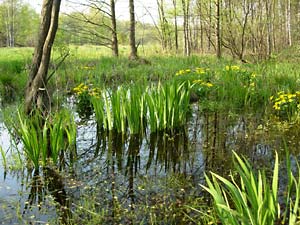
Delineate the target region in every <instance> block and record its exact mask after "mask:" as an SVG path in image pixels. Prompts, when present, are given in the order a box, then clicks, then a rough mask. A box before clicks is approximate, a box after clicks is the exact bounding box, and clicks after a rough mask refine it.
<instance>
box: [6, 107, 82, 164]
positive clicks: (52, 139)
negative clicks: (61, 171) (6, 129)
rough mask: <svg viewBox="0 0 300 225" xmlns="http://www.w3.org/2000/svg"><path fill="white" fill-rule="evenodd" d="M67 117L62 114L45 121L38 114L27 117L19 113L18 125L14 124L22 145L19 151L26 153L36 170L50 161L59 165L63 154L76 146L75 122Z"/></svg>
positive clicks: (14, 129)
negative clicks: (59, 159)
mask: <svg viewBox="0 0 300 225" xmlns="http://www.w3.org/2000/svg"><path fill="white" fill-rule="evenodd" d="M66 115H67V114H66V113H63V112H62V113H58V114H55V115H52V116H49V117H48V118H46V119H44V118H42V117H41V116H40V115H38V114H37V115H34V116H32V117H26V116H24V115H22V114H21V113H20V112H18V124H13V131H14V132H15V134H16V135H17V137H19V138H20V140H21V143H22V147H21V149H19V151H20V152H24V155H25V157H26V159H28V160H29V162H30V163H32V164H33V166H34V168H35V169H38V168H39V166H40V164H41V163H42V165H43V166H46V165H47V163H48V162H49V161H48V159H51V160H52V162H53V163H54V164H55V165H57V164H58V158H59V156H60V155H61V152H62V151H64V150H66V149H67V148H70V149H72V148H73V147H72V146H74V145H75V140H76V126H75V122H74V119H73V117H71V116H66ZM12 135H14V134H13V133H12Z"/></svg>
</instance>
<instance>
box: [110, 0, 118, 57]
mask: <svg viewBox="0 0 300 225" xmlns="http://www.w3.org/2000/svg"><path fill="white" fill-rule="evenodd" d="M110 10H111V25H112V51H113V55H114V56H115V57H118V56H119V45H118V33H117V20H116V5H115V0H110Z"/></svg>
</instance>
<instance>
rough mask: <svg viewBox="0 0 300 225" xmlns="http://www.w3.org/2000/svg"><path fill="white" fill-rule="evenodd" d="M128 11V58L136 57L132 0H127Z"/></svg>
mask: <svg viewBox="0 0 300 225" xmlns="http://www.w3.org/2000/svg"><path fill="white" fill-rule="evenodd" d="M129 13H130V49H131V52H130V56H129V58H130V59H137V58H138V55H137V47H136V44H135V15H134V0H129Z"/></svg>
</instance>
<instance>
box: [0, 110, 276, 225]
mask: <svg viewBox="0 0 300 225" xmlns="http://www.w3.org/2000/svg"><path fill="white" fill-rule="evenodd" d="M257 123H258V122H256V120H255V118H254V119H253V118H251V117H247V116H243V115H242V116H238V117H237V116H229V115H228V114H222V113H217V112H214V113H203V114H201V115H200V113H199V112H198V109H197V107H195V108H194V111H193V113H192V116H191V118H190V120H189V123H188V125H187V126H186V127H185V128H182V129H181V130H180V132H178V133H175V134H168V133H163V132H160V133H152V134H149V132H148V131H147V132H145V134H143V136H138V135H131V136H127V135H124V134H117V133H115V132H104V131H103V130H101V129H99V127H98V126H97V124H96V123H95V122H94V121H92V120H91V121H88V122H86V123H85V124H80V125H78V128H77V131H78V137H77V152H76V151H74V152H73V153H71V155H70V156H69V157H70V158H69V159H68V160H66V161H68V163H69V165H68V166H65V167H61V169H62V171H63V172H64V173H66V174H67V175H66V177H63V176H62V175H60V173H58V172H57V171H56V170H53V169H51V168H45V169H44V170H43V171H41V174H39V173H38V172H36V174H34V175H33V177H32V178H31V179H30V183H31V186H30V187H31V189H30V193H29V195H28V199H27V202H28V204H26V205H25V206H24V208H23V213H24V214H26V213H27V214H28V213H29V211H30V207H31V206H32V205H34V204H35V203H36V204H37V205H43V204H44V202H45V201H47V196H52V198H53V200H54V202H56V204H55V207H56V209H57V212H58V213H57V215H58V216H59V217H60V221H61V223H66V222H67V220H69V219H70V220H73V219H74V218H73V217H74V214H73V215H72V213H71V210H72V212H73V210H76V209H78V206H81V205H82V204H83V199H87V201H88V202H89V203H88V204H93V208H94V211H95V213H96V214H101V212H103V211H108V212H109V215H107V216H106V217H105V221H104V222H103V224H120V223H121V224H134V222H135V221H133V220H132V217H129V216H128V218H122V217H121V216H120V215H121V211H120V210H121V209H124V208H125V209H127V210H128V214H130V213H131V214H132V215H134V213H135V212H136V211H137V210H143V209H141V207H142V205H145V204H146V205H147V207H150V208H151V207H153V210H154V212H155V213H158V214H163V213H164V210H166V209H167V208H168V207H167V206H169V205H172V206H173V207H174V210H175V209H176V208H178V207H179V206H181V205H184V204H185V201H187V199H188V198H190V197H191V196H193V197H197V196H198V197H199V196H201V195H202V192H201V190H200V187H199V185H198V184H199V183H203V182H204V180H203V174H204V172H207V171H210V170H212V171H215V172H218V173H221V174H224V175H226V174H227V175H228V173H229V171H230V169H231V166H232V162H231V151H232V150H235V151H236V152H238V153H239V154H243V155H246V156H248V158H249V159H251V161H252V162H253V163H254V164H255V165H265V164H266V162H272V159H273V151H274V150H273V149H274V145H272V144H273V143H274V142H272V141H270V140H271V138H270V137H269V136H266V135H261V134H256V131H255V128H256V127H257V126H258V124H257ZM277 144H278V143H277ZM275 147H276V146H275ZM72 154H73V155H72ZM62 161H63V160H62ZM29 174H31V173H29ZM71 186H74V187H72V188H71ZM1 198H2V196H0V199H1ZM91 202H92V203H91ZM158 206H161V208H157V207H158ZM81 213H82V214H83V216H82V217H84V216H87V215H88V213H86V214H87V215H86V214H85V212H81ZM168 213H170V212H168ZM174 213H175V212H174ZM54 214H55V213H54ZM175 214H176V213H175ZM80 216H81V214H80ZM139 216H141V215H139ZM148 216H149V215H148ZM49 217H51V216H49ZM137 217H138V215H137V216H136V218H135V219H136V221H143V220H144V221H149V220H150V218H148V217H146V218H140V217H138V218H137ZM181 217H183V216H182V215H181V216H178V215H177V214H176V217H175V218H173V219H174V220H172V223H175V224H176V223H180V222H182V221H181ZM46 220H47V218H46ZM46 220H45V221H46ZM75 222H77V223H78V224H80V223H81V221H80V219H78V218H77V221H75ZM167 222H170V221H167Z"/></svg>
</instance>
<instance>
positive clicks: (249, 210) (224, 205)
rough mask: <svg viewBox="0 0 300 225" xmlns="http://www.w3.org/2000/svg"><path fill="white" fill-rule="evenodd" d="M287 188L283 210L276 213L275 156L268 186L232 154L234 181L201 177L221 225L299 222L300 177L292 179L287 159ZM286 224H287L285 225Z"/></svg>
mask: <svg viewBox="0 0 300 225" xmlns="http://www.w3.org/2000/svg"><path fill="white" fill-rule="evenodd" d="M286 162H287V175H288V184H287V187H286V196H285V198H286V201H285V207H286V208H285V210H284V212H283V213H281V212H280V210H281V208H282V207H281V206H280V202H279V200H278V192H279V191H278V185H279V177H278V176H279V162H278V155H277V153H276V155H275V162H274V169H273V176H272V179H271V182H269V180H268V179H267V177H266V174H265V172H264V171H262V170H258V171H257V172H256V171H254V169H253V168H252V167H251V165H250V163H249V162H248V161H247V160H246V159H245V158H241V157H239V156H238V155H237V154H236V153H235V152H234V169H235V170H236V172H237V174H238V177H234V175H233V174H232V173H231V174H230V177H231V178H230V179H226V178H224V177H221V176H219V175H217V174H215V173H213V172H211V175H212V177H211V178H209V177H208V176H207V175H205V179H206V183H207V187H206V186H203V185H201V186H202V187H203V188H204V189H205V190H206V191H207V192H209V193H210V195H211V196H212V198H213V200H214V208H215V210H216V213H217V215H218V218H219V219H220V221H221V222H222V224H233V225H234V224H245V225H246V224H247V225H248V224H251V225H261V224H265V225H269V224H270V225H271V224H277V223H281V224H289V225H292V224H296V222H297V219H299V218H298V217H299V197H300V175H299V171H300V169H299V165H298V164H297V169H298V177H297V178H296V177H295V176H294V175H293V172H292V169H291V165H290V159H289V155H288V154H287V157H286ZM286 220H288V221H286Z"/></svg>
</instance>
